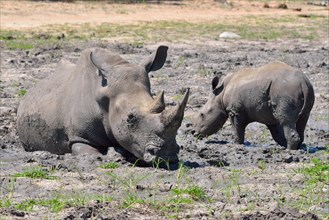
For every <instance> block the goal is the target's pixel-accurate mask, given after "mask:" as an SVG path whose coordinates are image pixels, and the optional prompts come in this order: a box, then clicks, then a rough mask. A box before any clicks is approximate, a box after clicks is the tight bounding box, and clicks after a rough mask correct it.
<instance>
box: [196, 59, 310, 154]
mask: <svg viewBox="0 0 329 220" xmlns="http://www.w3.org/2000/svg"><path fill="white" fill-rule="evenodd" d="M313 103H314V91H313V87H312V85H311V83H310V81H309V80H308V78H307V77H306V76H305V75H304V74H303V73H302V72H301V71H300V70H298V69H296V68H293V67H291V66H289V65H287V64H285V63H282V62H279V61H275V62H272V63H269V64H267V65H265V66H262V67H259V68H248V69H243V70H241V71H238V72H236V73H231V74H228V75H227V76H225V77H224V78H223V79H222V80H220V79H219V78H218V77H215V78H214V79H213V80H212V92H211V95H210V97H209V99H208V101H207V103H206V104H205V106H204V107H203V108H202V110H201V112H200V113H199V114H198V115H197V116H196V117H195V118H194V122H193V126H194V130H193V132H194V135H195V136H197V137H198V136H200V137H203V136H207V135H211V134H214V133H215V132H217V131H218V130H219V129H220V128H222V126H223V125H224V123H225V122H226V120H227V119H228V118H230V121H231V124H232V125H233V129H234V133H235V136H236V141H237V142H238V143H240V144H242V143H243V142H244V133H245V128H246V126H247V125H248V124H249V123H251V122H259V123H262V124H265V125H266V126H267V127H268V129H269V130H270V132H271V134H272V137H273V139H274V140H275V141H276V142H277V143H278V144H280V145H281V146H285V147H287V148H288V149H297V148H298V146H299V145H300V144H301V143H302V142H303V140H304V130H305V126H306V123H307V120H308V117H309V115H310V111H311V109H312V107H313Z"/></svg>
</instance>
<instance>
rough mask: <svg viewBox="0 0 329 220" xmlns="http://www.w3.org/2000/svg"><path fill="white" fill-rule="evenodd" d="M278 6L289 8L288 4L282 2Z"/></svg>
mask: <svg viewBox="0 0 329 220" xmlns="http://www.w3.org/2000/svg"><path fill="white" fill-rule="evenodd" d="M278 8H280V9H288V6H287V5H286V4H284V3H280V4H279V5H278Z"/></svg>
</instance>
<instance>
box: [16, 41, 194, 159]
mask: <svg viewBox="0 0 329 220" xmlns="http://www.w3.org/2000/svg"><path fill="white" fill-rule="evenodd" d="M167 49H168V48H167V47H165V46H160V47H159V48H158V49H157V51H156V53H154V54H153V55H152V56H151V57H149V58H148V59H147V60H146V61H145V62H143V63H142V64H141V65H136V64H131V63H129V62H127V61H125V60H124V59H122V58H121V57H120V56H118V55H115V54H112V53H109V52H107V51H106V50H103V49H95V48H94V49H87V50H85V51H83V52H82V55H81V57H80V59H79V61H78V63H77V64H76V65H75V64H72V63H70V62H67V61H62V63H61V64H60V65H59V66H58V68H57V70H56V71H55V73H54V74H53V75H52V76H51V77H50V78H48V79H45V80H42V81H41V82H40V83H39V84H38V85H37V86H36V87H35V88H33V89H31V90H30V91H28V93H27V95H26V96H25V97H24V99H23V100H22V101H21V103H20V106H19V108H18V113H17V114H18V120H17V131H18V135H19V137H20V139H21V141H22V143H23V146H24V148H25V149H26V150H27V151H37V150H42V151H49V152H52V153H55V154H64V153H71V152H72V153H73V154H100V153H102V154H106V152H107V149H108V147H111V146H114V147H115V146H121V147H123V148H124V149H126V150H128V151H129V152H130V153H132V154H133V155H135V156H136V157H137V158H139V159H142V160H144V161H146V162H148V163H150V162H152V161H153V160H155V159H157V158H162V159H164V160H166V161H169V162H176V161H177V160H178V156H177V154H178V153H179V146H178V145H177V143H176V140H175V137H176V133H177V130H178V128H179V127H180V125H181V122H182V119H183V115H184V109H185V106H186V103H187V99H188V93H189V91H187V92H186V93H185V96H184V98H183V101H182V103H181V104H179V105H177V106H175V107H172V108H171V109H165V103H164V93H163V92H161V93H160V94H159V95H158V96H157V97H156V98H154V99H153V98H152V95H151V91H150V90H151V89H150V80H149V77H148V73H149V72H150V71H156V70H158V69H160V68H162V66H163V65H164V63H165V60H166V57H167Z"/></svg>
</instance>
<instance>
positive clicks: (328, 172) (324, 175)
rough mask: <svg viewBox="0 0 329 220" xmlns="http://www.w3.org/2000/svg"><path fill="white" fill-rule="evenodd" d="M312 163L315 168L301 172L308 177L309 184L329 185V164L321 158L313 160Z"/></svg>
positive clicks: (303, 169) (305, 168) (308, 168)
mask: <svg viewBox="0 0 329 220" xmlns="http://www.w3.org/2000/svg"><path fill="white" fill-rule="evenodd" d="M312 163H313V166H311V167H304V168H302V169H301V170H300V172H301V173H303V174H304V175H305V176H306V178H307V180H308V184H317V183H319V182H322V183H329V163H327V162H324V161H323V160H321V159H319V158H313V159H312Z"/></svg>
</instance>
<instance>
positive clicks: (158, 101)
mask: <svg viewBox="0 0 329 220" xmlns="http://www.w3.org/2000/svg"><path fill="white" fill-rule="evenodd" d="M165 107H166V106H165V102H164V91H161V92H160V93H159V94H158V95H157V96H156V97H155V98H154V100H153V102H152V103H151V104H150V105H149V109H148V112H150V113H161V112H162V111H163V110H164V109H165Z"/></svg>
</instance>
